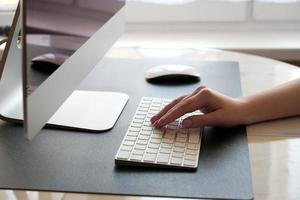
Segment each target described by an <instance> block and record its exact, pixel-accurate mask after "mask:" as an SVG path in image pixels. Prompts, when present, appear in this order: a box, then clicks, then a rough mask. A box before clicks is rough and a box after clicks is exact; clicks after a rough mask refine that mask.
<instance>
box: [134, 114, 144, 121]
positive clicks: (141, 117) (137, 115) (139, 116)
mask: <svg viewBox="0 0 300 200" xmlns="http://www.w3.org/2000/svg"><path fill="white" fill-rule="evenodd" d="M135 119H142V120H144V119H145V115H139V114H136V115H135Z"/></svg>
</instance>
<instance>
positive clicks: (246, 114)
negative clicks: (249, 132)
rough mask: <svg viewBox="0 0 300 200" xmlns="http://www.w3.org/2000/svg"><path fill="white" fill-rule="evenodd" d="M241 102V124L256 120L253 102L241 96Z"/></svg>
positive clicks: (239, 100)
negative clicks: (252, 106)
mask: <svg viewBox="0 0 300 200" xmlns="http://www.w3.org/2000/svg"><path fill="white" fill-rule="evenodd" d="M238 103H239V113H238V114H239V118H240V124H244V125H248V124H253V123H254V122H255V120H254V118H255V116H254V112H252V109H251V102H250V101H249V100H248V99H245V98H240V99H238Z"/></svg>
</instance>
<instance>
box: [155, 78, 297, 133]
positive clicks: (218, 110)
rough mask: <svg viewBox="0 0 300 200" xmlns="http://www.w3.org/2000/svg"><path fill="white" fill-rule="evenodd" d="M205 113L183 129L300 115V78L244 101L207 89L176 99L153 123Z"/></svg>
mask: <svg viewBox="0 0 300 200" xmlns="http://www.w3.org/2000/svg"><path fill="white" fill-rule="evenodd" d="M195 110H200V111H202V112H203V113H204V114H203V115H198V116H193V117H189V118H187V119H185V120H184V121H183V124H182V125H183V127H185V128H190V127H200V126H229V127H230V126H236V125H240V124H252V123H256V122H260V121H266V120H272V119H278V118H284V117H289V116H296V115H300V79H297V80H294V81H290V82H288V83H286V84H283V85H281V86H279V87H276V88H273V89H270V90H267V91H264V92H261V93H258V94H255V95H252V96H248V97H244V98H238V99H234V98H230V97H227V96H224V95H222V94H220V93H218V92H216V91H213V90H210V89H208V88H205V87H199V88H198V89H197V90H196V91H194V92H193V93H191V94H189V95H185V96H182V97H179V98H177V99H175V100H174V101H173V102H171V103H170V104H169V105H167V106H166V107H165V108H164V109H163V110H162V111H161V112H159V113H158V114H157V115H155V116H154V117H153V118H152V119H151V122H152V123H153V124H154V126H155V127H157V128H161V127H163V126H165V125H166V124H168V123H170V122H172V121H174V120H175V119H177V118H179V117H181V116H182V115H184V114H185V113H188V112H192V111H195Z"/></svg>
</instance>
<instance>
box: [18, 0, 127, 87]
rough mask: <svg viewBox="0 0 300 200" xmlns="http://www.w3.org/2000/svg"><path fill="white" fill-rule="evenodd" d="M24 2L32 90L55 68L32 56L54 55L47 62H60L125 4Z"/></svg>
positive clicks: (106, 0) (117, 0)
mask: <svg viewBox="0 0 300 200" xmlns="http://www.w3.org/2000/svg"><path fill="white" fill-rule="evenodd" d="M24 2H25V4H24V6H25V10H24V11H25V13H26V14H25V16H26V19H25V23H26V25H25V31H24V34H26V35H25V37H26V48H27V51H26V52H27V55H26V57H27V59H26V60H27V66H31V68H32V69H30V68H29V70H28V73H29V74H28V79H27V83H28V85H29V87H30V88H32V89H34V88H36V87H38V86H39V85H40V84H41V83H42V82H43V81H44V80H45V79H46V78H47V77H48V76H49V73H51V72H53V71H54V70H56V69H57V68H56V66H55V65H48V64H47V63H42V62H39V63H38V64H36V63H35V64H34V63H33V62H32V60H33V59H34V58H37V57H38V58H39V56H41V55H45V54H47V55H48V56H50V57H51V56H53V55H54V58H53V59H54V60H50V64H52V63H54V64H60V63H63V62H64V60H65V59H67V58H68V57H69V56H71V55H72V54H73V53H74V52H75V51H76V50H77V49H78V48H80V47H81V46H82V45H83V44H84V43H85V42H86V41H87V40H88V39H89V38H90V37H91V36H92V35H93V34H94V33H95V32H96V31H98V30H99V29H100V28H101V27H102V26H103V25H104V24H105V23H106V22H108V20H110V19H111V18H112V16H114V15H115V14H116V13H117V12H118V11H119V10H120V9H121V8H122V7H123V6H124V5H125V2H124V0H27V1H24ZM57 55H58V56H57ZM46 59H49V58H46ZM50 59H51V58H50ZM38 61H39V60H38ZM42 61H43V58H42Z"/></svg>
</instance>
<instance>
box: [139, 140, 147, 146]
mask: <svg viewBox="0 0 300 200" xmlns="http://www.w3.org/2000/svg"><path fill="white" fill-rule="evenodd" d="M136 143H137V144H142V145H147V144H148V141H147V140H138V141H137V142H136Z"/></svg>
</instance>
